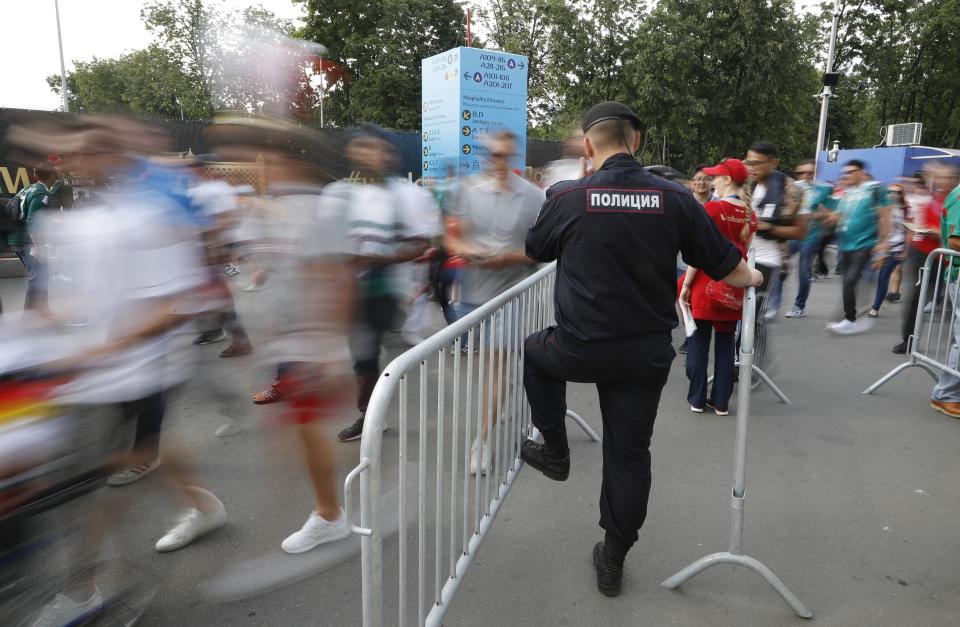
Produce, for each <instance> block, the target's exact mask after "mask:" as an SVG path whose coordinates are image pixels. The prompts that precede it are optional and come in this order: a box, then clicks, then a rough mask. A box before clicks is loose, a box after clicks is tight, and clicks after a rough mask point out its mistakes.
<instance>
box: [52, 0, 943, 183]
mask: <svg viewBox="0 0 960 627" xmlns="http://www.w3.org/2000/svg"><path fill="white" fill-rule="evenodd" d="M292 1H293V2H295V3H296V4H300V5H302V6H303V7H304V9H305V18H304V23H303V26H302V27H301V28H300V29H299V30H298V31H296V32H295V33H294V32H293V25H292V24H290V23H289V22H284V21H282V20H279V19H277V18H276V16H274V15H273V14H272V13H270V12H269V11H267V10H265V9H263V8H262V7H251V8H248V9H247V10H245V11H243V12H242V13H240V14H231V13H228V12H227V11H226V10H225V9H224V8H223V4H222V0H150V1H149V2H148V3H147V4H146V5H145V7H144V9H143V11H142V13H141V16H142V18H143V20H144V23H145V25H146V27H147V29H148V30H149V31H150V32H151V33H152V35H153V37H154V42H153V44H151V45H150V46H149V47H148V48H146V49H144V50H139V51H136V52H132V53H129V54H126V55H123V56H121V57H119V58H116V59H93V60H91V61H84V62H77V63H76V67H75V70H74V71H73V72H72V73H71V74H70V75H69V76H68V79H67V80H68V83H69V88H70V89H69V98H70V102H71V107H72V108H74V109H75V110H80V111H86V112H106V111H130V112H134V113H139V114H143V115H148V116H156V117H170V118H179V117H180V116H181V106H182V115H183V116H184V117H186V118H188V119H203V118H207V117H209V116H210V115H212V113H213V111H214V110H215V109H217V108H224V107H226V108H234V109H241V110H247V111H254V110H258V109H270V110H273V109H274V108H275V107H277V106H279V107H286V108H287V112H288V113H289V112H290V107H292V108H293V110H294V113H295V114H296V115H298V116H299V118H300V119H302V120H305V121H309V122H311V123H317V122H318V121H319V104H320V98H319V93H318V91H317V89H316V86H317V82H318V81H317V80H316V79H315V77H313V78H312V77H311V75H310V72H309V71H305V72H303V76H302V77H300V79H299V84H297V82H296V81H293V82H290V81H288V83H289V84H288V85H286V86H285V87H284V86H278V81H277V75H278V74H280V72H278V71H276V70H275V69H274V66H272V65H270V64H264V63H263V59H262V54H263V52H262V47H260V45H261V44H262V43H263V37H261V38H259V40H258V39H257V38H253V37H247V36H245V35H244V30H243V29H244V28H255V29H257V31H258V32H260V33H268V34H267V35H266V38H267V39H268V40H270V41H274V43H279V42H281V41H282V38H283V36H284V35H286V34H295V35H296V36H297V37H300V38H302V39H304V40H306V41H310V42H317V43H320V44H323V45H324V46H326V47H327V49H328V50H329V53H328V57H329V58H328V60H329V61H331V62H333V63H334V64H336V65H335V67H336V68H339V71H337V70H336V69H335V70H334V71H333V72H332V73H328V74H327V78H328V81H327V84H326V90H325V97H324V110H325V111H324V112H325V119H326V123H327V124H328V125H334V126H348V125H353V124H357V123H359V122H361V121H370V122H376V123H378V124H381V125H383V126H386V127H391V128H404V129H416V128H419V126H420V68H421V60H422V59H423V58H426V57H429V56H431V55H434V54H437V53H439V52H442V51H444V50H447V49H449V48H452V47H455V46H457V45H463V44H464V43H465V41H464V39H465V28H464V26H465V16H464V11H463V9H462V8H461V5H460V4H459V3H458V0H436V1H428V0H292ZM645 6H652V7H653V8H652V9H650V11H649V12H647V10H646V9H645V8H644V7H645ZM832 6H833V2H832V1H829V0H827V1H826V2H825V3H824V6H823V9H822V12H821V14H820V15H819V16H811V15H806V14H801V13H798V12H797V9H796V8H795V7H794V2H793V0H741V1H739V2H733V3H726V4H723V3H719V4H718V3H716V2H709V1H707V0H660V1H659V2H657V3H655V4H652V3H624V2H620V1H619V0H486V1H485V2H483V3H480V5H479V7H478V9H477V12H476V15H475V19H474V24H475V26H476V27H477V28H476V30H479V31H480V32H481V33H482V34H483V37H484V38H485V39H486V42H484V41H481V40H480V39H479V38H475V39H474V45H475V46H477V47H484V46H486V47H489V48H491V49H499V50H504V51H508V52H514V53H519V54H524V55H526V56H527V57H529V59H530V63H529V85H528V91H529V96H530V97H529V105H528V106H529V110H528V113H529V120H530V128H529V135H530V136H531V137H539V138H547V139H560V138H563V137H565V136H566V135H567V133H568V132H569V130H570V128H571V127H572V126H575V125H576V124H577V123H578V122H579V119H580V116H581V115H582V113H583V111H584V110H585V109H587V108H588V107H589V106H591V105H592V104H595V103H596V102H600V101H602V100H613V99H616V100H622V101H624V102H626V103H628V104H630V105H631V106H632V107H633V108H634V109H635V110H636V112H637V113H638V114H639V115H640V117H641V118H642V119H643V121H644V124H645V129H644V130H645V132H644V146H643V149H642V151H641V159H643V160H644V161H645V162H648V163H650V162H664V163H667V164H670V165H672V166H674V167H677V168H680V169H689V168H690V167H692V166H693V165H694V164H695V163H698V162H700V161H702V160H714V159H719V158H721V157H724V156H739V155H742V154H743V153H744V150H745V148H746V147H747V146H748V145H749V144H750V143H751V142H753V141H755V140H757V139H767V140H770V141H773V142H775V143H777V144H779V145H780V147H781V150H782V152H783V153H784V161H785V162H786V163H785V165H786V166H789V165H790V164H791V163H792V162H795V161H797V160H799V159H801V158H805V157H809V156H811V155H812V152H813V149H814V145H815V133H816V125H817V111H818V102H817V101H816V100H815V99H814V98H813V96H814V94H816V93H817V92H818V90H819V73H820V69H819V68H820V66H821V65H822V63H823V57H824V56H825V52H826V44H827V35H828V33H829V26H830V17H831V16H830V13H831V11H832ZM958 33H960V0H843V2H842V17H841V27H840V31H839V41H838V47H837V58H836V69H837V70H838V71H840V72H842V73H843V74H844V77H843V78H842V80H841V82H840V85H839V86H838V88H837V90H836V91H835V95H836V97H835V99H833V100H832V101H831V110H830V118H829V124H828V136H829V138H830V139H831V140H832V139H837V140H839V141H840V142H841V144H843V145H844V146H869V145H873V144H876V143H878V142H879V140H880V128H881V127H882V126H884V125H887V124H892V123H897V122H912V121H918V122H922V123H923V124H924V143H927V144H930V145H940V146H957V145H960V72H957V71H956V64H957V60H958V59H960V36H958ZM271 38H272V39H271ZM293 54H296V53H293ZM294 58H296V57H294ZM250 68H253V70H251V69H250ZM238 70H243V71H238ZM48 82H49V83H50V85H51V87H52V88H53V89H54V91H58V93H59V86H60V79H59V77H50V78H49V79H48Z"/></svg>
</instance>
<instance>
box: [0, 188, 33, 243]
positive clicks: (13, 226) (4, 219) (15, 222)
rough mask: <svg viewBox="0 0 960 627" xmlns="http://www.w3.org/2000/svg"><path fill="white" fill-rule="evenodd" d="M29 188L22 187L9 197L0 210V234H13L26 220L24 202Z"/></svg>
mask: <svg viewBox="0 0 960 627" xmlns="http://www.w3.org/2000/svg"><path fill="white" fill-rule="evenodd" d="M29 190H30V188H29V187H24V188H23V189H21V190H20V191H19V192H17V193H16V194H14V195H13V196H11V197H10V198H9V199H8V200H7V201H6V203H5V204H4V205H3V207H2V209H0V233H4V234H6V233H13V232H14V231H16V230H17V229H19V228H20V227H22V226H23V223H24V222H26V220H27V205H26V203H25V202H24V200H25V199H26V196H27V191H29Z"/></svg>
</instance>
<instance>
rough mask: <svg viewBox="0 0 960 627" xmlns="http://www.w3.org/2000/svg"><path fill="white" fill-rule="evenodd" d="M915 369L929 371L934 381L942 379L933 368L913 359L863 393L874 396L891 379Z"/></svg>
mask: <svg viewBox="0 0 960 627" xmlns="http://www.w3.org/2000/svg"><path fill="white" fill-rule="evenodd" d="M913 367H917V368H923V369H924V370H926V371H927V373H928V374H929V375H930V376H931V377H933V380H934V381H937V380H939V378H940V377H939V376H938V375H937V373H936V372H934V370H933V368H931V367H930V366H928V365H926V364H921V363H918V362H916V361H914V360H912V359H911V360H910V361H905V362H903V363H902V364H900V365H899V366H897V367H896V368H894V369H893V370H891V371H890V372H888V373H887V374H885V375H883V376H882V377H881V378H880V380H879V381H877V382H876V383H874V384H873V385H871V386H870V387H868V388H867V389H866V390H864V391H863V393H864V394H873V393H874V392H876V391H877V390H879V389H880V387H881V386H883V385H885V384H886V383H888V382H889V381H890V380H891V379H893V378H894V377H895V376H897V375H898V374H900V373H901V372H903V371H904V370H906V369H907V368H913Z"/></svg>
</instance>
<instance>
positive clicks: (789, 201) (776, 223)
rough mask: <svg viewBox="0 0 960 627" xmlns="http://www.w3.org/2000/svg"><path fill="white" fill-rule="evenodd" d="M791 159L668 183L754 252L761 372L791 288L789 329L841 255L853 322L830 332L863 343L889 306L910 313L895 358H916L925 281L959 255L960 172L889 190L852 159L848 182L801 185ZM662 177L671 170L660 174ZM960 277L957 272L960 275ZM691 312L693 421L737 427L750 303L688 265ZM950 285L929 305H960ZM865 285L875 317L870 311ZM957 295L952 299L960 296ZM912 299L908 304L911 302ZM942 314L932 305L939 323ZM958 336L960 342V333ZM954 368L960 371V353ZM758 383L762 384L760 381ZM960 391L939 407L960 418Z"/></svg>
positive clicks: (749, 163) (769, 157)
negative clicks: (914, 341) (950, 251)
mask: <svg viewBox="0 0 960 627" xmlns="http://www.w3.org/2000/svg"><path fill="white" fill-rule="evenodd" d="M779 164H780V162H779V151H778V150H777V147H776V146H774V145H773V144H770V143H769V142H757V143H755V144H753V145H752V146H751V147H750V148H749V150H748V151H747V153H746V156H745V157H744V159H742V160H741V159H735V158H729V159H724V160H723V161H721V162H720V163H718V164H716V165H714V166H710V165H709V164H704V165H701V166H698V167H697V168H696V169H695V171H694V172H693V174H692V176H690V177H689V178H686V177H684V176H683V175H682V174H681V173H679V172H677V171H675V170H673V171H670V169H667V171H661V172H660V173H661V175H662V176H667V177H668V178H672V179H674V180H678V179H681V180H685V181H686V182H687V183H688V185H689V187H690V191H691V192H692V193H693V195H694V196H695V197H696V199H697V200H698V201H699V202H700V203H701V204H703V205H704V208H705V209H706V211H707V213H708V214H709V215H710V216H711V217H712V218H713V220H714V221H715V222H716V224H717V225H718V227H720V229H721V230H722V231H723V232H724V234H725V235H726V236H727V237H728V239H730V240H731V241H732V242H733V243H734V244H736V245H737V246H738V247H739V248H740V249H741V252H742V253H743V254H744V257H745V258H746V255H747V251H748V250H751V251H752V252H753V253H754V255H755V259H756V264H757V268H758V269H759V270H760V271H761V272H762V273H763V275H764V285H763V287H762V288H760V289H759V290H758V291H757V297H756V307H757V311H756V337H755V348H754V351H755V360H756V361H755V363H756V365H757V366H758V367H760V368H763V367H764V366H765V365H766V364H767V363H768V362H769V359H768V355H767V351H768V346H769V341H768V335H769V323H772V322H775V321H776V320H777V319H778V318H779V317H780V314H781V310H782V298H783V296H782V295H783V288H784V285H785V283H786V281H787V279H788V278H789V276H790V274H791V273H793V272H795V273H796V285H797V292H796V296H795V298H794V300H793V304H792V305H791V306H790V307H789V308H788V309H787V311H786V312H785V314H784V317H785V318H788V319H799V318H804V317H806V308H807V300H808V298H809V296H810V291H811V284H812V283H814V282H818V281H824V280H825V279H827V278H828V277H829V276H830V274H831V270H830V268H829V267H828V262H827V250H828V247H831V248H835V250H836V255H835V266H834V268H833V271H832V272H833V274H834V275H838V276H839V277H840V278H841V281H840V284H841V289H840V302H841V305H842V318H841V319H840V320H838V321H836V322H832V323H829V324H828V325H827V330H828V331H829V332H831V333H833V334H836V335H841V336H844V335H856V334H860V333H863V332H865V331H868V330H870V329H871V328H872V327H873V322H874V320H875V319H876V318H878V317H879V316H880V310H881V307H883V305H884V304H885V303H901V302H902V303H903V304H904V306H903V307H902V312H901V315H902V323H901V334H900V341H899V342H898V343H897V344H896V345H895V346H894V347H893V352H894V353H897V354H905V353H906V352H907V351H908V342H909V339H910V337H911V335H912V334H913V333H914V324H915V321H916V317H917V312H918V309H919V308H920V306H921V303H920V302H919V301H920V281H919V274H918V273H919V271H920V268H922V266H923V264H924V262H925V261H926V259H927V257H928V255H929V254H930V253H932V252H933V251H934V250H935V249H937V248H941V247H943V248H955V247H956V246H957V244H958V241H957V240H956V238H955V237H954V235H953V233H954V229H953V228H952V227H951V226H950V225H952V224H954V222H955V221H956V220H957V219H960V187H958V182H960V178H958V173H957V170H956V168H954V167H953V166H951V165H949V164H947V163H944V162H939V161H931V162H928V163H927V164H926V165H925V166H924V168H923V170H922V171H920V172H917V173H916V174H915V175H914V176H912V177H903V178H901V179H899V180H897V181H896V182H894V183H892V184H889V185H884V184H883V183H881V182H880V181H877V180H876V179H875V178H874V177H873V176H872V175H871V174H870V169H869V164H867V163H865V162H863V161H861V160H858V159H851V160H849V161H847V162H846V163H844V164H843V165H842V169H841V174H842V177H841V179H840V180H838V181H829V182H828V181H819V180H816V179H815V172H816V164H815V162H814V160H812V159H808V160H803V161H800V162H799V163H797V164H796V166H795V167H794V170H793V172H792V176H788V175H787V174H785V173H783V172H781V171H780V170H779V169H778V167H779ZM657 167H662V166H657ZM955 274H956V273H955V272H954V275H955ZM678 275H680V279H679V281H680V284H679V301H680V303H681V306H683V307H686V308H688V310H689V312H690V315H691V317H692V318H693V320H694V322H695V329H693V330H692V333H691V334H690V335H689V338H688V340H687V341H686V342H685V344H684V346H683V347H682V348H681V351H685V352H687V365H686V369H687V376H688V378H689V379H690V390H689V394H688V397H687V400H688V401H689V403H690V410H691V411H693V412H695V413H702V412H703V411H704V409H705V408H706V409H710V410H712V411H714V412H715V413H716V414H717V415H721V416H722V415H726V414H727V413H728V410H729V403H730V398H731V394H732V390H733V385H734V382H735V380H736V378H737V376H738V373H737V372H736V371H735V368H734V366H735V363H736V361H737V358H736V348H735V337H736V333H737V329H738V324H737V321H739V320H740V319H741V316H742V307H743V291H742V290H735V289H733V288H730V287H729V286H726V285H724V284H723V283H722V282H719V281H712V280H710V279H709V278H708V277H706V276H704V275H703V274H701V273H698V272H697V269H696V268H686V267H685V266H684V265H683V264H682V260H680V259H678ZM941 279H942V281H944V282H946V283H947V286H946V287H942V288H941V289H939V290H934V289H933V288H932V287H931V290H930V294H929V295H928V298H930V299H933V300H936V298H937V294H939V297H940V298H941V299H942V297H943V295H944V293H947V292H949V293H950V294H951V297H953V296H954V293H955V292H956V290H955V281H956V277H955V276H954V277H953V278H951V277H948V276H944V277H935V278H934V280H933V281H932V282H931V286H934V285H935V284H936V283H937V282H938V281H940V280H941ZM861 283H865V284H866V285H868V286H869V287H870V288H871V289H870V290H869V292H870V293H869V294H868V297H869V305H867V304H866V303H863V302H861V303H860V305H859V306H858V303H857V297H858V294H859V295H860V297H861V298H863V294H864V290H860V289H858V287H859V286H860V284H861ZM951 288H954V289H952V291H951ZM901 290H903V294H901ZM936 306H937V303H936V302H931V301H929V300H928V302H926V303H924V304H923V307H924V311H925V312H926V313H932V312H933V311H934V309H935V308H936ZM712 335H713V336H715V337H714V339H713V341H714V345H715V346H714V351H715V354H714V378H713V385H712V388H711V389H710V391H709V393H708V390H707V381H708V372H707V369H708V361H709V359H708V357H709V348H710V343H711V336H712ZM954 335H956V331H954ZM953 346H954V348H953V349H952V350H951V351H950V357H949V360H948V365H949V366H950V367H952V368H956V367H957V366H956V364H957V355H956V352H957V349H956V342H955V341H954V344H953ZM753 383H754V384H756V383H757V381H756V379H754V381H753ZM958 401H960V386H958V385H957V383H956V381H955V378H954V377H952V376H950V375H948V374H945V375H941V377H940V383H939V384H938V385H937V387H936V388H935V389H934V391H933V393H932V400H931V406H932V407H933V409H935V410H937V411H940V412H941V413H944V414H947V415H949V416H952V417H955V418H956V417H960V404H958Z"/></svg>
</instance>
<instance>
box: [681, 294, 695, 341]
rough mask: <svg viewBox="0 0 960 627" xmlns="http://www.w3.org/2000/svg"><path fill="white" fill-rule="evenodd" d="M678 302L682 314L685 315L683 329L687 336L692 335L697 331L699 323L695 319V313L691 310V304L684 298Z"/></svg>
mask: <svg viewBox="0 0 960 627" xmlns="http://www.w3.org/2000/svg"><path fill="white" fill-rule="evenodd" d="M677 304H679V305H680V315H681V316H683V330H684V331H685V332H686V334H687V337H690V336H691V335H693V334H694V333H695V332H696V330H697V323H696V322H694V321H693V313H692V312H691V311H690V306H689V305H687V304H686V303H685V302H683V301H682V300H678V301H677Z"/></svg>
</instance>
